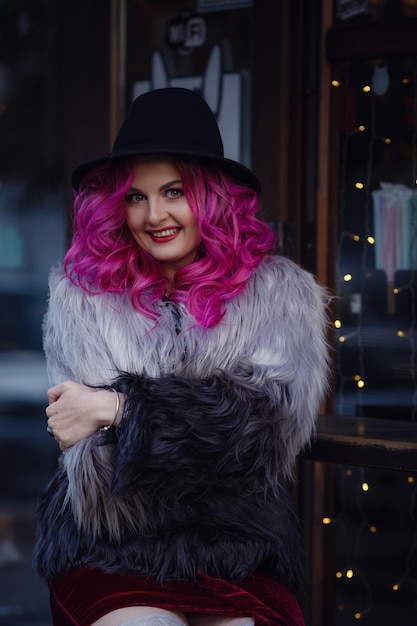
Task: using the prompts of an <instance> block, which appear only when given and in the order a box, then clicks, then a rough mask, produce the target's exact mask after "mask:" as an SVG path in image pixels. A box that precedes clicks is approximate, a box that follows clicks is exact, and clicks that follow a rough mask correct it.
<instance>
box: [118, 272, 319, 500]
mask: <svg viewBox="0 0 417 626" xmlns="http://www.w3.org/2000/svg"><path fill="white" fill-rule="evenodd" d="M271 272H272V273H271ZM260 282H261V284H259V285H258V286H257V288H256V290H255V291H256V295H255V297H254V298H253V297H252V296H253V294H252V295H251V294H249V296H250V297H251V301H250V302H248V306H253V307H255V309H256V308H257V307H262V306H265V295H266V294H268V298H269V302H268V305H267V311H266V312H265V311H263V312H262V316H261V317H262V319H264V320H265V319H267V322H266V323H264V324H262V325H261V326H260V327H259V328H258V330H257V331H256V332H254V333H252V337H251V339H250V341H248V342H247V343H246V345H245V347H244V349H243V350H242V354H241V355H240V356H239V358H238V359H237V360H236V362H235V364H234V367H233V368H230V369H228V370H227V371H225V370H224V371H219V372H217V373H216V375H215V376H212V377H210V378H206V379H193V378H176V377H164V378H157V379H149V378H148V379H146V378H142V377H139V376H134V375H131V374H126V375H123V376H121V377H119V378H118V379H116V380H115V381H114V386H116V387H117V388H118V389H119V390H120V391H122V392H123V393H125V395H126V397H127V399H128V400H127V402H126V407H125V412H124V419H123V420H122V423H121V425H120V426H119V428H118V429H117V431H116V437H117V441H118V446H117V453H116V467H117V469H116V472H115V476H116V478H115V483H114V489H115V491H116V492H117V491H119V490H123V489H125V488H128V486H129V485H131V486H133V485H134V484H135V482H137V478H138V476H139V475H140V477H141V481H143V480H146V469H152V470H153V472H154V473H155V472H156V471H157V470H160V471H161V472H182V473H183V475H184V476H186V475H188V476H190V479H191V475H193V481H194V483H196V482H197V483H198V482H199V481H200V482H201V481H202V480H203V476H205V477H206V480H207V481H208V482H210V484H211V485H213V484H214V483H215V481H217V480H219V481H225V479H227V480H230V479H231V477H232V476H234V477H235V478H236V477H237V476H238V475H240V476H241V477H242V476H245V480H247V481H249V483H251V484H252V486H253V488H254V489H258V490H259V487H260V485H262V486H265V488H268V486H271V487H272V486H273V485H274V484H277V483H278V482H281V481H282V479H288V478H291V476H292V473H293V469H294V463H295V458H296V456H297V454H298V452H299V450H300V448H301V447H303V446H304V445H306V443H308V441H309V440H310V438H311V435H312V432H313V430H314V425H315V421H316V418H317V414H318V410H319V404H320V402H321V401H322V400H323V398H324V394H325V392H326V388H327V380H328V376H327V373H328V349H327V344H326V330H327V328H326V327H327V316H326V305H327V294H326V292H325V290H324V289H323V288H322V287H320V286H319V285H318V284H317V283H316V282H315V280H314V278H313V276H312V275H310V274H308V273H307V272H305V271H304V270H302V269H301V268H299V267H298V266H296V265H295V264H293V263H291V262H290V261H288V260H284V261H283V262H282V263H281V264H279V265H278V266H276V265H274V266H273V267H272V270H271V271H270V272H268V273H267V274H266V276H264V275H263V276H262V279H260ZM257 298H258V299H259V300H260V301H259V302H257V301H256V299H257ZM243 306H244V303H243ZM151 475H152V474H151V473H149V476H151ZM202 488H204V487H203V485H202Z"/></svg>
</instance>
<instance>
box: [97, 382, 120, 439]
mask: <svg viewBox="0 0 417 626" xmlns="http://www.w3.org/2000/svg"><path fill="white" fill-rule="evenodd" d="M110 392H111V393H112V394H113V412H112V411H111V409H109V414H110V417H109V416H107V417H106V418H105V419H103V422H104V423H101V424H100V426H99V430H101V431H104V432H105V431H107V430H109V429H110V428H116V426H118V425H119V424H120V422H121V420H122V415H123V406H124V395H123V394H122V393H119V392H118V391H117V390H116V389H114V388H113V387H112V388H111V389H110V390H109V391H105V393H106V394H108V395H109V393H110Z"/></svg>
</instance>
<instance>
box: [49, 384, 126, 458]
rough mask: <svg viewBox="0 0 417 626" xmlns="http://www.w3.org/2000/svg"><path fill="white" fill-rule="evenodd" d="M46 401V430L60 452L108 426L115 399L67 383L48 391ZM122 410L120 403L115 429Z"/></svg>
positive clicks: (111, 394)
mask: <svg viewBox="0 0 417 626" xmlns="http://www.w3.org/2000/svg"><path fill="white" fill-rule="evenodd" d="M119 396H120V394H119ZM48 400H49V406H48V407H47V409H46V415H47V416H48V426H49V428H50V429H52V433H53V436H54V437H55V439H56V441H57V442H58V444H59V447H60V448H61V450H65V449H66V448H69V447H70V446H73V445H74V444H75V443H77V442H78V441H81V439H85V438H86V437H88V436H89V435H91V434H92V433H94V432H97V430H99V428H101V427H103V426H106V425H108V424H111V423H112V422H113V420H114V417H115V408H116V406H115V396H114V392H113V391H112V390H110V391H109V390H107V389H105V390H103V389H92V388H91V387H87V386H86V385H80V384H79V383H75V382H73V381H70V380H68V381H65V382H63V383H61V384H60V385H56V387H52V388H51V389H49V390H48ZM121 400H123V398H121ZM122 408H123V402H122V401H121V402H120V409H119V412H118V415H117V417H116V421H115V422H114V425H115V426H116V425H117V424H118V423H119V422H120V419H121V413H122Z"/></svg>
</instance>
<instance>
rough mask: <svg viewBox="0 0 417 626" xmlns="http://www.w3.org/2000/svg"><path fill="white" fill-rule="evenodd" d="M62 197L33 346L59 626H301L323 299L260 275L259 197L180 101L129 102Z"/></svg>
mask: <svg viewBox="0 0 417 626" xmlns="http://www.w3.org/2000/svg"><path fill="white" fill-rule="evenodd" d="M73 184H74V188H75V190H76V197H75V205H74V208H75V218H74V236H73V241H72V245H71V247H70V249H69V251H68V253H67V255H66V258H65V261H64V264H63V268H57V269H55V270H53V272H52V274H51V282H50V302H49V309H48V313H47V316H46V319H45V329H44V330H45V332H44V345H45V352H46V356H47V363H48V371H49V375H50V379H51V383H52V385H53V386H52V387H51V389H50V390H49V392H48V398H49V406H48V408H47V410H46V413H47V416H48V432H50V434H52V435H53V436H54V437H55V439H56V440H57V442H58V444H59V446H60V448H61V450H62V455H61V457H60V464H59V468H58V469H57V472H56V475H55V476H54V478H53V480H52V481H51V483H50V485H49V486H48V488H47V489H46V491H45V492H44V494H43V495H42V497H41V500H40V505H39V529H38V541H37V546H36V551H35V562H36V566H37V570H38V572H39V574H40V576H41V577H42V578H44V579H45V580H46V581H48V583H49V586H50V590H51V608H52V614H53V620H54V621H53V623H54V625H55V626H58V625H59V626H67V625H68V626H69V625H70V624H71V625H73V624H78V625H80V626H90V625H92V624H93V625H94V626H112V625H123V626H133V625H135V626H136V625H138V626H159V625H161V626H162V625H166V626H175V625H178V623H179V624H182V625H185V626H187V625H190V626H224V625H226V624H229V623H230V624H231V625H233V626H239V625H241V624H242V625H243V624H244V625H245V626H250V625H251V624H253V623H255V624H256V626H258V625H260V624H265V625H267V624H270V625H272V624H279V625H284V626H300V625H302V624H303V623H304V622H303V617H302V613H301V610H300V607H299V605H298V602H297V600H296V596H299V595H300V594H301V593H302V589H303V576H302V558H301V556H300V547H299V546H300V540H299V536H298V531H297V520H296V517H295V515H294V513H293V509H292V506H291V503H290V499H289V497H288V495H287V493H286V485H287V483H288V481H289V480H290V479H291V478H293V473H294V465H295V460H296V456H297V454H298V452H299V450H300V449H301V448H302V447H303V446H304V445H305V444H306V443H307V442H308V441H309V439H310V437H311V434H312V431H313V429H314V424H315V419H316V415H317V412H318V408H319V403H320V402H321V401H322V399H323V396H324V393H325V390H326V380H327V367H328V353H327V346H326V341H325V333H326V311H325V309H326V293H325V291H324V289H323V288H322V287H320V286H319V285H318V284H317V283H316V282H315V280H314V278H313V277H312V276H311V275H310V274H308V273H307V272H305V271H304V270H302V269H301V268H299V267H298V266H297V265H295V264H294V263H293V262H291V261H290V260H288V259H286V258H283V257H274V256H271V254H270V253H271V251H272V249H273V244H274V241H273V236H272V234H271V232H270V231H269V229H268V228H267V226H266V225H265V223H264V222H262V221H261V220H260V219H259V218H258V217H257V211H258V209H259V193H260V187H259V182H258V180H257V178H256V177H255V175H254V174H253V172H251V171H250V170H249V169H247V168H246V167H244V166H243V165H241V164H239V163H237V162H235V161H231V160H229V159H226V158H225V157H224V156H223V146H222V142H221V138H220V134H219V131H218V128H217V124H216V121H215V119H214V117H213V115H212V113H211V111H210V109H209V108H208V106H207V105H206V103H205V102H204V101H203V100H202V99H201V98H200V97H199V96H198V95H197V94H195V93H194V92H192V91H189V90H185V89H161V90H156V91H153V92H149V93H147V94H144V95H143V96H141V97H139V98H138V99H137V100H136V101H135V102H134V103H133V106H132V109H131V111H130V113H129V115H128V117H127V119H126V121H125V123H124V124H123V126H122V128H121V130H120V132H119V135H118V137H117V139H116V142H115V144H114V148H113V151H112V153H110V154H109V155H106V156H105V157H101V158H99V159H95V160H94V161H90V162H88V163H86V164H83V165H81V166H80V167H78V168H77V169H76V170H75V172H74V175H73Z"/></svg>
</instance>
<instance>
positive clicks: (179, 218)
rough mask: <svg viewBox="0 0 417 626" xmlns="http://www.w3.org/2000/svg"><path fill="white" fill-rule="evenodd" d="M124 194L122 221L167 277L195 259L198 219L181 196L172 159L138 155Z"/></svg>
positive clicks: (178, 177) (198, 235)
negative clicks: (139, 156) (129, 186)
mask: <svg viewBox="0 0 417 626" xmlns="http://www.w3.org/2000/svg"><path fill="white" fill-rule="evenodd" d="M133 174H134V179H133V182H132V186H131V188H130V189H129V191H128V192H127V194H126V203H125V205H126V222H127V225H128V227H129V229H130V232H131V233H132V235H133V237H134V239H135V240H136V242H137V243H138V245H139V246H140V247H141V248H142V250H145V251H146V252H148V253H149V254H150V255H152V256H153V257H154V258H155V259H156V260H157V261H159V262H160V263H161V264H162V266H163V269H164V273H165V275H166V276H167V277H168V278H171V279H172V278H173V276H174V274H175V272H177V271H178V270H179V269H182V268H183V267H185V266H186V265H189V264H190V263H192V262H193V261H195V259H196V257H197V248H198V245H199V243H200V231H199V228H198V222H197V219H196V217H195V216H194V214H193V213H192V211H191V209H190V206H189V204H188V202H187V199H186V197H185V195H184V191H183V186H182V182H181V179H180V175H179V172H178V170H177V168H176V166H175V165H174V162H173V161H171V160H170V159H169V158H165V157H152V158H151V157H146V158H140V159H139V158H138V159H137V160H136V161H135V162H134V165H133Z"/></svg>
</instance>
